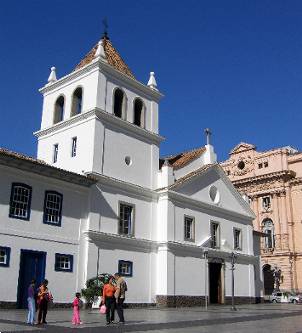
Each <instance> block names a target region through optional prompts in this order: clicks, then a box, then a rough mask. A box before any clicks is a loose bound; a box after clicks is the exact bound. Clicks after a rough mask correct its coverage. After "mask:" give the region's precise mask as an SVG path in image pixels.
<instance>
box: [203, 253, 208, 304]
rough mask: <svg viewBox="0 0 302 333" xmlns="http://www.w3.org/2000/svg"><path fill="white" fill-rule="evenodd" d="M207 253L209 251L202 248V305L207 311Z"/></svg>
mask: <svg viewBox="0 0 302 333" xmlns="http://www.w3.org/2000/svg"><path fill="white" fill-rule="evenodd" d="M208 255H209V252H208V251H207V250H204V251H203V257H204V306H205V309H206V311H208Z"/></svg>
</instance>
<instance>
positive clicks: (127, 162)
mask: <svg viewBox="0 0 302 333" xmlns="http://www.w3.org/2000/svg"><path fill="white" fill-rule="evenodd" d="M125 163H126V164H127V165H131V164H132V160H131V157H130V156H126V157H125Z"/></svg>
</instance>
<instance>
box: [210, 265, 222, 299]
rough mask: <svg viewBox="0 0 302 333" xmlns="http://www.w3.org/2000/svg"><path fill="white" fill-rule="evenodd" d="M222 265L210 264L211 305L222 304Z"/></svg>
mask: <svg viewBox="0 0 302 333" xmlns="http://www.w3.org/2000/svg"><path fill="white" fill-rule="evenodd" d="M221 268H222V264H221V263H216V262H210V263H209V301H210V304H222V303H223V297H222V279H221V274H222V273H221V272H222V269H221Z"/></svg>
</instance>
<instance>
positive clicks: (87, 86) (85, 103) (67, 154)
mask: <svg viewBox="0 0 302 333" xmlns="http://www.w3.org/2000/svg"><path fill="white" fill-rule="evenodd" d="M40 91H41V92H42V93H43V97H44V102H43V115H42V123H41V129H40V131H38V132H36V133H35V134H36V136H37V137H38V158H39V159H41V160H44V161H46V162H47V163H50V164H55V166H57V167H60V168H64V169H68V170H70V171H74V172H78V173H82V172H92V173H97V174H104V175H107V176H110V177H114V178H118V179H122V180H126V181H129V182H132V183H135V184H138V185H141V186H147V187H155V184H157V179H156V172H157V169H158V158H159V156H158V154H159V151H158V145H159V143H160V141H162V139H163V138H162V137H160V136H159V135H158V103H159V100H160V98H161V97H162V95H161V93H160V92H159V91H158V89H157V84H156V80H155V77H154V73H153V72H151V76H150V80H149V83H148V85H146V84H143V83H141V82H139V81H138V80H136V79H135V77H134V75H133V73H132V72H131V70H130V69H129V67H128V66H127V64H126V63H125V62H124V60H123V59H122V57H121V56H120V54H119V53H118V52H117V50H116V49H115V48H114V47H113V45H112V42H111V41H110V40H109V38H108V33H107V32H106V30H105V33H104V36H103V37H102V38H101V40H100V41H99V42H98V43H97V44H96V45H95V46H94V47H93V48H92V49H91V50H90V51H89V52H88V54H87V55H86V56H85V57H84V58H83V59H82V60H81V61H80V63H79V64H78V65H77V66H76V68H75V70H73V71H72V72H71V73H70V74H68V75H66V76H63V77H61V78H59V79H57V80H56V75H55V70H54V69H52V73H51V75H50V78H49V82H48V83H47V84H46V85H45V86H44V87H43V88H42V89H40ZM72 147H76V148H72ZM74 149H76V150H77V151H76V153H74V152H73V153H72V154H71V151H74ZM141 154H144V155H146V156H148V158H145V159H144V161H141V157H140V156H141ZM54 156H56V158H54ZM129 161H130V162H129ZM128 162H129V163H128ZM127 163H128V164H127ZM141 170H144V172H142V171H141ZM150 174H151V175H152V177H151V178H150Z"/></svg>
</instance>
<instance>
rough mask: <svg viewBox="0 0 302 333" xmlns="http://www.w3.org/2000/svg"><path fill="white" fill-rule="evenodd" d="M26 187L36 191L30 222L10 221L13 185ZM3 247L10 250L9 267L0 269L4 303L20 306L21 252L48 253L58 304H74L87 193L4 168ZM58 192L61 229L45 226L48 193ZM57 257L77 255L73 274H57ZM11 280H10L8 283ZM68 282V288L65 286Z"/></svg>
mask: <svg viewBox="0 0 302 333" xmlns="http://www.w3.org/2000/svg"><path fill="white" fill-rule="evenodd" d="M13 182H21V183H25V184H27V185H29V186H31V187H32V201H31V214H30V219H29V221H24V220H20V219H15V218H11V217H9V203H10V193H11V184H12V183H13ZM0 183H1V187H0V221H1V225H0V246H5V247H10V248H11V254H10V265H9V267H0V279H1V281H7V284H6V287H5V288H2V292H1V301H6V302H16V300H17V299H16V297H17V286H18V278H19V268H20V251H21V249H23V250H33V251H44V252H46V253H47V254H46V271H45V277H46V278H47V279H48V280H49V288H50V290H51V291H52V292H53V294H54V301H55V302H64V303H66V302H70V300H71V299H72V297H73V295H74V292H75V291H77V290H78V280H77V276H78V269H77V261H78V252H79V234H80V224H81V223H84V221H85V211H86V209H87V208H86V205H87V193H88V192H87V189H85V188H82V187H80V186H77V185H72V184H71V183H66V182H64V181H59V180H55V179H51V178H49V177H43V176H38V175H35V174H33V173H31V172H25V171H21V170H19V169H15V168H9V167H3V166H1V167H0ZM46 190H54V191H57V192H59V193H61V194H62V195H63V207H62V221H61V226H60V227H59V226H54V225H48V224H44V223H43V206H44V193H45V191H46ZM55 253H61V254H70V255H73V262H74V269H73V272H56V271H55ZM7 276H9V277H10V278H9V279H7ZM62 281H64V285H62Z"/></svg>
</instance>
